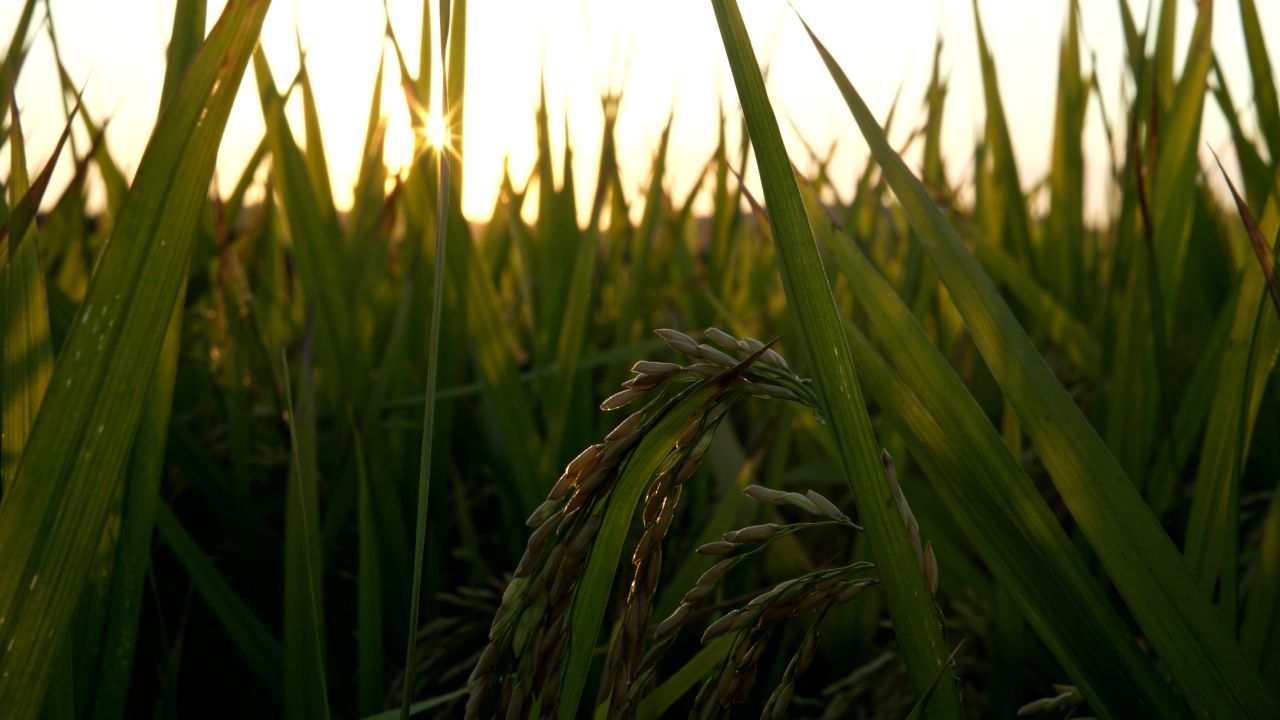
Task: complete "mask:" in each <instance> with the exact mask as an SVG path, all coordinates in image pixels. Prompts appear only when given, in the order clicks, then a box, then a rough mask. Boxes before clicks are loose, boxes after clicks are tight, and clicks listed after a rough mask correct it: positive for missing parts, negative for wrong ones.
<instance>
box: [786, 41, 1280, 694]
mask: <svg viewBox="0 0 1280 720" xmlns="http://www.w3.org/2000/svg"><path fill="white" fill-rule="evenodd" d="M810 37H811V39H812V40H813V43H814V47H815V48H816V49H817V51H818V53H819V55H821V57H822V59H823V61H824V63H825V64H826V66H827V69H828V70H829V71H830V73H831V76H832V78H833V80H834V81H835V83H836V85H837V86H838V87H839V89H840V91H841V94H842V95H843V96H844V99H845V101H846V103H847V104H848V105H849V109H850V111H851V112H852V114H853V116H854V119H855V120H856V122H857V124H858V127H859V129H860V130H861V132H862V134H863V137H865V138H866V139H867V142H868V143H869V145H870V146H871V153H872V154H873V155H874V156H875V157H876V158H877V160H878V161H879V162H880V164H881V166H882V167H883V168H884V171H885V178H886V180H887V181H888V183H889V185H890V186H891V187H892V188H893V190H894V194H895V195H896V196H897V198H898V201H899V202H900V203H901V205H902V208H903V212H904V213H905V214H906V216H907V218H908V219H909V220H910V222H911V224H912V227H914V228H915V229H916V232H917V233H919V235H920V238H921V241H922V243H923V244H924V247H925V249H926V251H928V253H929V256H930V258H931V259H932V260H933V262H934V266H935V267H936V268H937V270H938V275H939V277H940V278H941V279H942V281H943V283H944V284H945V285H946V287H947V290H948V292H949V293H950V295H951V298H952V300H953V301H954V302H955V305H956V308H957V309H958V310H959V311H960V313H961V315H962V316H963V317H964V319H965V324H966V326H967V327H968V330H969V333H970V335H971V336H972V338H973V341H974V343H975V344H976V345H977V347H978V349H979V351H980V352H981V353H982V356H983V359H984V360H986V362H987V365H988V366H989V367H990V369H991V372H992V374H993V375H994V376H995V379H996V381H997V382H998V383H999V384H1000V387H1001V389H1002V390H1003V392H1004V394H1005V397H1006V398H1007V399H1008V400H1009V401H1010V402H1011V403H1012V404H1013V406H1014V408H1015V409H1016V410H1017V412H1018V416H1019V418H1020V419H1021V420H1022V423H1023V427H1024V429H1025V431H1026V433H1027V435H1028V437H1029V438H1030V439H1031V441H1032V443H1033V444H1035V446H1036V449H1037V450H1039V452H1040V457H1041V458H1042V460H1043V462H1044V464H1045V466H1046V467H1047V468H1048V469H1049V472H1050V474H1051V476H1052V478H1053V482H1054V485H1055V487H1056V488H1057V489H1058V492H1059V493H1060V494H1061V495H1062V498H1063V500H1064V501H1065V503H1066V505H1067V507H1068V508H1069V509H1070V510H1071V513H1072V515H1073V516H1074V517H1075V519H1076V522H1077V523H1079V525H1080V528H1081V530H1082V531H1083V532H1084V534H1085V536H1086V537H1087V538H1088V539H1089V541H1090V545H1091V547H1092V548H1093V550H1094V552H1095V553H1097V554H1098V557H1099V559H1100V560H1101V561H1102V565H1103V567H1105V568H1106V570H1107V573H1108V575H1109V576H1110V578H1111V580H1112V582H1114V583H1115V585H1116V588H1117V589H1118V590H1119V591H1120V595H1121V597H1123V598H1124V600H1125V603H1126V604H1127V605H1128V607H1129V610H1130V611H1131V612H1132V613H1133V615H1134V617H1135V618H1136V619H1137V621H1138V624H1139V625H1140V626H1141V627H1142V629H1143V631H1144V632H1145V633H1146V634H1147V637H1148V638H1149V639H1150V642H1151V644H1152V645H1153V646H1154V647H1155V649H1156V652H1158V653H1160V657H1161V659H1162V661H1163V663H1164V664H1165V665H1166V667H1167V668H1168V670H1169V672H1170V673H1171V674H1172V675H1173V677H1174V679H1175V680H1176V681H1177V683H1178V685H1179V686H1180V687H1181V688H1182V690H1183V694H1184V696H1185V697H1186V698H1187V701H1188V702H1189V703H1190V704H1191V705H1192V707H1193V708H1194V709H1195V710H1197V711H1198V712H1202V713H1207V714H1210V715H1212V714H1214V713H1222V712H1226V708H1232V709H1233V710H1232V712H1235V713H1238V714H1241V715H1245V716H1249V715H1252V716H1254V717H1269V716H1271V715H1275V714H1276V713H1278V712H1280V701H1277V699H1276V697H1275V695H1274V693H1272V692H1271V691H1270V690H1268V689H1267V688H1266V687H1265V686H1264V685H1263V684H1262V682H1261V679H1260V678H1259V677H1258V674H1257V673H1256V672H1255V671H1254V670H1253V668H1252V667H1250V665H1249V663H1248V662H1247V661H1246V660H1245V658H1244V656H1243V654H1242V653H1241V651H1240V648H1239V646H1237V645H1236V643H1235V640H1234V638H1233V637H1232V636H1231V633H1230V632H1228V630H1227V628H1226V626H1225V625H1224V624H1223V623H1222V622H1221V620H1220V619H1219V618H1218V617H1217V616H1216V614H1215V612H1214V610H1213V607H1212V606H1211V605H1210V604H1209V602H1208V601H1207V600H1206V598H1205V597H1204V594H1203V593H1202V592H1201V591H1200V590H1199V588H1198V585H1197V583H1196V580H1195V578H1194V576H1193V575H1192V573H1191V571H1190V569H1189V568H1188V567H1187V565H1186V564H1185V563H1184V562H1183V560H1182V558H1181V557H1180V555H1179V554H1178V552H1177V550H1176V548H1175V547H1174V545H1173V543H1172V542H1171V541H1170V540H1169V537H1168V536H1167V535H1166V534H1165V533H1164V531H1163V530H1162V529H1161V527H1160V525H1159V523H1158V522H1157V521H1156V518H1155V516H1154V515H1153V514H1152V513H1151V510H1150V509H1149V508H1148V507H1147V505H1146V503H1145V502H1144V501H1143V499H1142V497H1141V496H1140V495H1139V494H1138V491H1137V489H1136V488H1135V487H1134V486H1133V484H1132V483H1131V482H1130V481H1129V479H1128V478H1127V477H1126V476H1125V474H1124V471H1123V470H1122V469H1121V468H1120V466H1119V464H1118V463H1117V462H1116V460H1115V458H1113V457H1112V455H1111V453H1110V451H1108V449H1107V447H1106V445H1105V444H1104V443H1103V442H1102V440H1101V438H1099V437H1098V435H1097V433H1096V432H1095V431H1094V429H1093V428H1092V427H1091V426H1090V425H1089V423H1088V421H1087V420H1086V419H1085V417H1084V415H1083V413H1081V412H1080V409H1079V408H1078V407H1076V405H1075V404H1074V403H1073V402H1072V400H1071V398H1070V396H1068V395H1067V393H1066V391H1065V390H1064V389H1063V388H1062V386H1061V385H1060V384H1058V381H1057V379H1056V378H1055V377H1054V376H1053V375H1052V373H1051V372H1050V371H1049V368H1048V366H1046V365H1045V362H1044V360H1043V358H1041V357H1040V355H1039V354H1038V353H1037V352H1036V350H1035V347H1034V346H1033V345H1032V344H1031V341H1030V339H1029V338H1028V337H1027V335H1026V333H1025V332H1024V331H1023V330H1022V328H1021V326H1019V325H1018V322H1017V320H1016V319H1015V318H1014V316H1013V313H1012V312H1011V311H1010V310H1009V307H1008V306H1007V305H1006V304H1005V303H1004V301H1003V300H1002V299H1001V298H1000V296H999V293H998V292H997V291H996V289H995V286H994V285H992V283H991V280H990V279H989V278H988V277H987V276H986V274H985V273H983V271H982V269H981V267H980V266H979V265H978V263H977V261H976V260H975V259H974V257H973V255H972V254H970V253H969V251H968V250H967V249H966V248H965V246H964V244H963V242H962V241H961V240H960V237H959V235H958V234H957V233H956V231H955V229H954V228H953V227H952V226H951V225H950V223H948V222H947V221H946V219H945V218H944V217H943V216H942V213H941V211H940V210H939V209H938V207H937V205H935V204H934V202H933V200H932V199H931V198H930V197H929V195H928V193H927V192H926V191H925V189H924V187H923V186H922V185H921V184H920V182H919V180H917V179H916V178H915V176H914V175H912V174H911V171H910V170H908V169H907V166H906V164H905V163H903V161H902V158H900V157H899V156H898V154H897V153H896V152H894V151H893V149H892V148H891V147H890V146H889V144H888V141H887V140H886V138H885V137H884V133H883V131H881V129H880V127H879V125H878V124H877V123H876V121H875V118H874V116H872V114H871V111H870V109H869V108H867V106H866V104H865V103H864V102H863V101H862V98H861V97H860V96H859V95H858V93H857V91H856V90H855V89H854V88H853V85H852V83H850V82H849V79H848V78H847V77H846V76H845V74H844V72H843V71H842V70H841V69H840V67H839V66H838V65H837V64H836V62H835V59H834V58H832V57H831V55H830V53H829V52H827V50H826V48H825V47H824V46H823V45H822V43H821V42H820V41H819V40H818V38H817V37H816V36H815V35H813V33H812V31H810Z"/></svg>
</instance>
